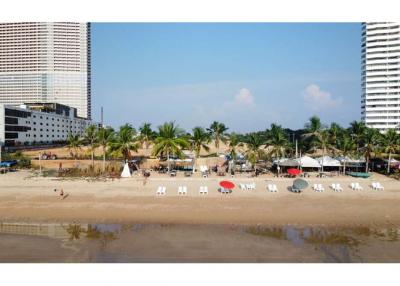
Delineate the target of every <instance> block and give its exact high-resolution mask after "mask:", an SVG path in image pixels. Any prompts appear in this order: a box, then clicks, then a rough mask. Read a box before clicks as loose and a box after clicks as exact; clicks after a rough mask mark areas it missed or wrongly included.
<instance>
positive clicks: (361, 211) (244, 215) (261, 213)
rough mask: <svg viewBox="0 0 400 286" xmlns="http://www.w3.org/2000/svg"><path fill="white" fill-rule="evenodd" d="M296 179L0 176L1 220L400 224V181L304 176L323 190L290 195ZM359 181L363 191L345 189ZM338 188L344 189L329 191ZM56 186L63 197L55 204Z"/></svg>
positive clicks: (9, 174) (21, 174) (380, 176)
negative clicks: (225, 188)
mask: <svg viewBox="0 0 400 286" xmlns="http://www.w3.org/2000/svg"><path fill="white" fill-rule="evenodd" d="M223 179H228V180H231V181H233V182H234V183H236V184H238V183H251V182H255V183H256V190H251V191H244V190H240V189H239V188H238V187H236V188H235V189H234V191H233V193H232V194H229V195H222V194H220V193H218V192H217V188H218V182H219V181H221V180H223ZM292 181H293V179H289V178H273V177H272V176H267V175H263V176H261V177H258V178H248V177H246V176H245V175H243V176H237V177H235V178H228V177H226V178H221V177H213V176H212V177H210V178H201V177H200V176H199V175H197V174H196V175H195V176H194V177H191V178H185V177H183V175H182V174H179V175H178V177H177V178H170V177H168V176H167V175H160V174H152V175H151V177H150V178H149V179H148V180H147V182H146V183H145V184H144V179H143V177H141V176H133V177H132V178H128V179H116V180H114V181H112V180H104V181H90V180H85V179H74V180H72V179H69V180H65V179H64V180H61V179H58V178H50V177H36V176H32V173H31V172H29V171H18V172H14V173H8V174H5V175H0V220H1V221H21V220H22V221H28V222H29V221H43V222H46V221H52V222H54V221H59V222H70V221H77V222H97V223H99V222H121V223H123V222H132V223H185V224H186V223H187V224H189V223H190V224H279V225H282V224H294V225H343V226H345V225H350V226H351V225H386V224H389V225H390V224H394V225H400V182H399V181H396V180H393V179H390V178H387V177H385V176H382V175H378V174H373V176H372V178H370V179H354V178H351V177H347V176H340V177H334V178H316V177H313V178H308V179H307V181H308V182H309V183H310V186H311V185H312V184H314V183H321V184H322V185H323V186H324V187H325V192H322V193H316V192H313V191H312V190H311V187H308V188H307V189H306V190H305V191H304V192H303V193H301V194H295V193H291V192H289V191H288V190H287V188H288V187H289V186H290V185H291V183H292ZM372 181H379V182H380V183H381V184H382V185H383V186H384V187H385V190H384V191H374V190H372V188H371V187H370V184H371V182H372ZM350 182H359V183H360V184H361V186H362V187H363V188H364V189H363V190H362V191H353V190H351V189H350V188H349V184H350ZM267 183H274V184H276V185H277V187H278V190H279V191H278V192H277V193H269V192H267V190H266V185H267ZM331 183H340V184H341V186H342V187H343V188H344V191H343V192H340V193H336V192H333V190H331V189H330V188H329V185H330V184H331ZM179 185H185V186H187V188H188V195H187V196H185V197H182V196H178V194H177V190H178V186H179ZM158 186H166V188H167V191H166V192H167V194H166V196H163V197H159V196H156V189H157V187H158ZM200 186H208V189H209V194H208V195H207V196H200V195H199V194H198V190H199V187H200ZM54 188H58V189H60V188H63V190H64V193H66V194H68V196H67V197H66V198H65V199H60V196H59V194H58V193H56V192H54V191H53V189H54Z"/></svg>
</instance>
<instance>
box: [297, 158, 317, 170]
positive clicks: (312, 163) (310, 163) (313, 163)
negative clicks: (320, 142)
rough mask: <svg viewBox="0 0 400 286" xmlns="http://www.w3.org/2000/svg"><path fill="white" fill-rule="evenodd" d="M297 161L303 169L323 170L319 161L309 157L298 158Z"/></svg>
mask: <svg viewBox="0 0 400 286" xmlns="http://www.w3.org/2000/svg"><path fill="white" fill-rule="evenodd" d="M296 161H297V162H298V163H299V164H300V167H302V168H321V164H320V163H318V161H317V160H315V159H313V158H311V157H308V156H303V157H301V158H298V159H296Z"/></svg>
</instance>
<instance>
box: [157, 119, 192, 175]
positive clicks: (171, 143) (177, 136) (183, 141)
mask: <svg viewBox="0 0 400 286" xmlns="http://www.w3.org/2000/svg"><path fill="white" fill-rule="evenodd" d="M183 133H184V132H183V131H182V130H181V129H180V128H179V126H178V125H176V124H175V123H174V122H166V123H164V124H163V125H161V126H159V127H158V136H157V137H156V139H155V140H154V147H153V155H155V156H157V155H162V154H165V155H166V156H167V164H168V172H169V171H170V167H171V166H170V161H169V157H170V155H172V154H175V155H177V156H182V148H188V147H189V146H190V144H189V142H188V140H187V138H186V137H183Z"/></svg>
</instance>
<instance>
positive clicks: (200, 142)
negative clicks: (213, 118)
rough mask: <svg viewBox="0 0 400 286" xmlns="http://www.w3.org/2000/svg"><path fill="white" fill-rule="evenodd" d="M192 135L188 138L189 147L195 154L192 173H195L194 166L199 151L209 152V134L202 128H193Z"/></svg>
mask: <svg viewBox="0 0 400 286" xmlns="http://www.w3.org/2000/svg"><path fill="white" fill-rule="evenodd" d="M192 130H193V135H192V136H191V137H190V145H191V146H190V147H191V149H192V150H193V151H194V153H195V162H194V164H193V173H194V172H195V166H196V161H197V158H199V156H200V151H201V149H204V150H205V151H207V152H208V151H209V150H210V147H208V145H207V144H208V143H210V134H208V133H207V132H206V131H205V130H204V128H202V127H195V128H193V129H192Z"/></svg>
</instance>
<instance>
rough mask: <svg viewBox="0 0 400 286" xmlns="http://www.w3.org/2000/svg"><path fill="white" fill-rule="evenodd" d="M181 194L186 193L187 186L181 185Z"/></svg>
mask: <svg viewBox="0 0 400 286" xmlns="http://www.w3.org/2000/svg"><path fill="white" fill-rule="evenodd" d="M182 194H183V195H187V187H186V186H183V188H182Z"/></svg>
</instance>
